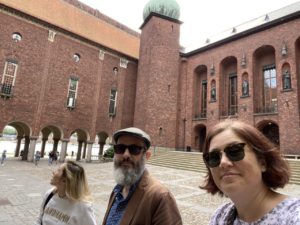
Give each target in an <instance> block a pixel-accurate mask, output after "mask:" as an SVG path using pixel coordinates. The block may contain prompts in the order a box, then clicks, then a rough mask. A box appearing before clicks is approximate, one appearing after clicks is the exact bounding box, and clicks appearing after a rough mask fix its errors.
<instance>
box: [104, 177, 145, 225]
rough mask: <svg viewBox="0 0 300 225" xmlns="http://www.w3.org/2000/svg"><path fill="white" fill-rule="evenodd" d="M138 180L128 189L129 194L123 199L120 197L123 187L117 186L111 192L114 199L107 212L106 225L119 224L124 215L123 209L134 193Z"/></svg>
mask: <svg viewBox="0 0 300 225" xmlns="http://www.w3.org/2000/svg"><path fill="white" fill-rule="evenodd" d="M139 181H140V180H138V181H137V182H136V183H135V184H133V185H132V186H131V187H130V189H129V193H128V195H127V197H126V198H125V199H124V197H123V195H122V189H123V186H121V185H119V184H117V185H116V186H115V188H114V190H113V192H114V193H115V195H116V197H115V200H114V203H113V205H112V207H111V209H110V211H109V214H108V217H107V220H106V225H118V224H120V222H121V219H122V217H123V215H124V212H125V209H126V207H127V205H128V202H129V200H130V198H131V196H132V195H133V193H134V192H135V190H136V188H137V186H138V183H139Z"/></svg>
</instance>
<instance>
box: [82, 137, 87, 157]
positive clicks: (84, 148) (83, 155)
mask: <svg viewBox="0 0 300 225" xmlns="http://www.w3.org/2000/svg"><path fill="white" fill-rule="evenodd" d="M86 146H87V142H86V141H85V142H84V147H83V154H82V158H83V159H85V155H86Z"/></svg>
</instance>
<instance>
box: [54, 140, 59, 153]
mask: <svg viewBox="0 0 300 225" xmlns="http://www.w3.org/2000/svg"><path fill="white" fill-rule="evenodd" d="M58 142H59V139H57V138H53V152H57V146H58Z"/></svg>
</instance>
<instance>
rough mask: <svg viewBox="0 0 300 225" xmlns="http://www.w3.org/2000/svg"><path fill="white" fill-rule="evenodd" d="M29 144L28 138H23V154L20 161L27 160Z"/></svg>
mask: <svg viewBox="0 0 300 225" xmlns="http://www.w3.org/2000/svg"><path fill="white" fill-rule="evenodd" d="M29 143H30V139H29V136H25V145H24V152H23V156H22V160H27V155H28V149H29Z"/></svg>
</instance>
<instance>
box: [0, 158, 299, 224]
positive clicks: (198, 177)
mask: <svg viewBox="0 0 300 225" xmlns="http://www.w3.org/2000/svg"><path fill="white" fill-rule="evenodd" d="M82 164H83V166H84V167H85V169H86V172H87V175H88V181H89V185H90V188H91V192H92V195H93V198H94V208H95V213H96V216H97V222H98V224H101V222H102V219H103V216H104V212H105V209H106V206H107V201H108V197H109V195H110V192H111V190H112V188H113V187H114V180H113V175H112V163H111V162H110V163H103V164H99V163H91V164H87V163H82ZM57 166H58V165H52V166H48V164H47V161H46V160H42V161H41V162H40V164H39V166H38V167H36V166H35V165H34V164H33V163H28V162H22V161H20V160H17V159H8V160H7V161H6V162H5V165H4V166H0V190H1V192H0V225H32V224H33V223H34V221H35V218H36V216H37V215H38V211H39V208H40V205H41V202H42V197H43V195H44V193H45V191H46V190H48V189H49V188H50V187H51V186H50V185H49V181H50V177H51V171H52V170H53V169H55V168H56V167H57ZM147 167H148V169H149V171H150V173H151V174H152V175H153V176H154V177H156V178H157V179H158V180H160V181H161V182H162V183H164V184H165V185H166V186H167V187H168V188H169V189H170V190H171V191H172V193H173V194H174V195H175V198H176V200H177V203H178V206H179V209H180V212H181V215H182V218H183V223H184V224H185V225H202V224H203V225H204V224H208V220H209V217H210V216H211V214H212V213H213V212H214V210H215V209H216V208H217V206H218V205H220V204H221V203H223V202H226V201H228V199H226V198H220V197H218V196H210V195H208V194H206V193H205V192H204V191H203V190H200V189H199V188H198V186H199V185H200V184H201V182H202V180H203V175H204V174H201V173H196V172H188V171H183V170H175V169H169V168H164V167H158V166H151V165H147ZM280 192H283V193H287V194H289V195H291V196H295V197H300V186H299V185H288V186H287V187H286V188H285V189H283V190H280Z"/></svg>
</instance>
